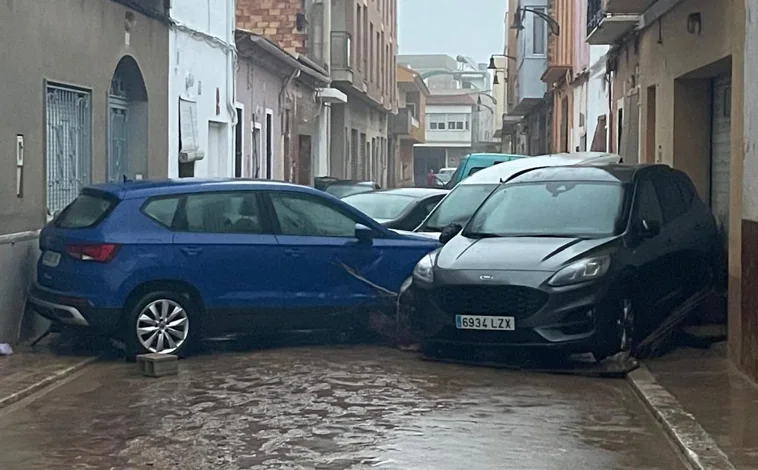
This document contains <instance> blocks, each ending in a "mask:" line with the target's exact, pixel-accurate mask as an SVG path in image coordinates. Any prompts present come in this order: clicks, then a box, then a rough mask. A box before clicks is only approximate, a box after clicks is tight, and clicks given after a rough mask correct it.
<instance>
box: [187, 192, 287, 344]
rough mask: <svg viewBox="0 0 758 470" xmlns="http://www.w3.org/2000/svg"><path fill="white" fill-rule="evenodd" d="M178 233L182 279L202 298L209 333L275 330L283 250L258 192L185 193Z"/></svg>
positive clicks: (280, 300)
mask: <svg viewBox="0 0 758 470" xmlns="http://www.w3.org/2000/svg"><path fill="white" fill-rule="evenodd" d="M181 206H182V207H181V208H180V212H179V213H180V219H181V220H180V223H179V226H180V230H179V231H178V232H177V233H176V235H175V236H174V247H175V248H174V249H175V250H176V258H177V260H178V263H179V264H180V267H181V269H182V272H183V274H184V277H185V278H186V279H187V280H188V281H190V282H192V284H193V285H195V286H197V288H198V289H199V290H200V293H201V295H202V297H203V302H204V304H205V309H206V315H205V318H204V320H205V321H204V324H205V327H206V328H207V332H208V334H211V335H212V334H220V333H225V332H240V333H254V332H264V331H265V330H271V329H277V328H278V327H277V319H276V316H275V312H276V310H278V309H280V308H281V307H282V292H281V289H280V283H281V282H282V280H283V278H282V271H281V270H282V258H281V255H282V252H281V248H280V247H279V244H278V243H277V240H276V237H275V236H274V235H273V234H272V233H271V229H270V225H269V224H270V221H268V220H266V218H265V217H264V216H263V214H264V213H265V212H264V211H263V210H261V209H262V201H261V197H260V196H259V194H258V193H257V192H255V191H235V192H224V193H221V192H210V193H200V194H191V195H187V196H185V197H184V199H183V201H182V202H181Z"/></svg>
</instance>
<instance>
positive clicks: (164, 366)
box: [137, 353, 179, 377]
mask: <svg viewBox="0 0 758 470" xmlns="http://www.w3.org/2000/svg"><path fill="white" fill-rule="evenodd" d="M137 370H139V373H140V374H142V375H145V376H148V377H163V376H166V375H176V374H178V373H179V357H178V356H174V355H173V354H156V353H153V354H140V355H139V356H137Z"/></svg>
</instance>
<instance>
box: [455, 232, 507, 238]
mask: <svg viewBox="0 0 758 470" xmlns="http://www.w3.org/2000/svg"><path fill="white" fill-rule="evenodd" d="M463 236H464V237H467V238H503V235H501V234H499V233H483V232H468V233H464V234H463Z"/></svg>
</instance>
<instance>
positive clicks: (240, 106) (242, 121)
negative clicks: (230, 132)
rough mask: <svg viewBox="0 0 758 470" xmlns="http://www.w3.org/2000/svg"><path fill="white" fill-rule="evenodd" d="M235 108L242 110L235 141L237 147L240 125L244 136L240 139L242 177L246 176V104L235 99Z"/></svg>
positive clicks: (241, 134) (235, 129) (235, 128)
mask: <svg viewBox="0 0 758 470" xmlns="http://www.w3.org/2000/svg"><path fill="white" fill-rule="evenodd" d="M234 109H236V110H239V111H240V113H239V115H240V117H241V119H238V120H237V124H236V125H235V126H234V141H235V147H236V141H237V128H238V127H240V129H239V132H240V136H242V138H241V139H240V148H239V151H240V159H241V165H242V168H240V177H244V175H245V104H244V103H241V102H239V101H235V102H234ZM236 150H237V149H236V148H235V152H234V153H235V155H234V158H235V161H234V167H235V171H236V167H237V160H236V158H237V152H236Z"/></svg>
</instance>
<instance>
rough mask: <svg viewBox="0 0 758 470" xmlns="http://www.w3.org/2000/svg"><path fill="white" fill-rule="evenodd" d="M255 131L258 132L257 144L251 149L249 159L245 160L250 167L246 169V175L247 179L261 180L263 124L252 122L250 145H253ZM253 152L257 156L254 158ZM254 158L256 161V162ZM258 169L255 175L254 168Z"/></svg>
mask: <svg viewBox="0 0 758 470" xmlns="http://www.w3.org/2000/svg"><path fill="white" fill-rule="evenodd" d="M255 131H258V143H257V145H255V146H254V147H253V149H251V151H250V158H249V159H247V160H248V163H249V164H250V166H249V167H248V171H247V175H248V177H249V178H256V177H257V178H262V177H263V157H264V155H263V151H264V148H263V123H260V122H255V121H253V122H252V129H251V131H250V139H251V142H252V143H255ZM254 150H257V151H258V156H257V157H256V156H255V153H254ZM256 158H257V160H258V161H256ZM256 166H257V167H258V175H257V176H256V174H255V167H256Z"/></svg>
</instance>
